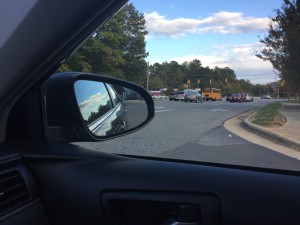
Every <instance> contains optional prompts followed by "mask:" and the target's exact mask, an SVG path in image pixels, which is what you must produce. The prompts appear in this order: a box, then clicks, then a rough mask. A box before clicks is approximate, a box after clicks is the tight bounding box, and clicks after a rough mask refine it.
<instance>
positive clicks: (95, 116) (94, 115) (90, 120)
mask: <svg viewBox="0 0 300 225" xmlns="http://www.w3.org/2000/svg"><path fill="white" fill-rule="evenodd" d="M111 108H112V107H111V103H110V101H108V102H107V104H106V105H100V106H99V108H98V111H97V112H91V114H90V115H89V118H88V120H87V121H86V123H87V124H91V123H93V122H95V121H96V120H98V119H99V118H100V117H101V116H103V115H104V114H105V113H107V112H108V111H109V110H110V109H111Z"/></svg>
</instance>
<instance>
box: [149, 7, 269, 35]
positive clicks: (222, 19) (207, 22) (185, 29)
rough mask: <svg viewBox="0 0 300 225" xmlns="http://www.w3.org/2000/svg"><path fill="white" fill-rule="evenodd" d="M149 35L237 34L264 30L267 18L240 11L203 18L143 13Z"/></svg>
mask: <svg viewBox="0 0 300 225" xmlns="http://www.w3.org/2000/svg"><path fill="white" fill-rule="evenodd" d="M144 16H145V19H146V27H147V30H148V31H149V33H150V36H154V35H164V36H170V37H179V36H184V35H185V34H186V33H199V34H205V33H219V34H237V33H249V32H261V31H266V29H267V28H268V24H269V22H270V20H269V18H255V17H246V16H244V15H243V14H242V13H240V12H224V11H221V12H218V13H214V14H212V15H211V16H208V17H207V18H204V19H191V18H176V19H167V18H166V16H162V15H160V14H159V13H158V12H152V13H145V15H144Z"/></svg>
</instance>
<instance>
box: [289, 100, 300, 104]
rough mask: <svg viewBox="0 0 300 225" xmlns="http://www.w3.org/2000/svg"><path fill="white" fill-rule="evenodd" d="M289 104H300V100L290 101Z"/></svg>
mask: <svg viewBox="0 0 300 225" xmlns="http://www.w3.org/2000/svg"><path fill="white" fill-rule="evenodd" d="M289 103H297V104H300V100H290V101H289Z"/></svg>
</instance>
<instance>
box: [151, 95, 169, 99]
mask: <svg viewBox="0 0 300 225" xmlns="http://www.w3.org/2000/svg"><path fill="white" fill-rule="evenodd" d="M152 98H153V99H168V98H169V97H168V96H166V95H153V96H152Z"/></svg>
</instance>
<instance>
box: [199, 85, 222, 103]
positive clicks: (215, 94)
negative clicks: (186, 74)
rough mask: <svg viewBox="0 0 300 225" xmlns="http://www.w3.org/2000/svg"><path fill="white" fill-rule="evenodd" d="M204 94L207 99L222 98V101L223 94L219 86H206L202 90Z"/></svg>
mask: <svg viewBox="0 0 300 225" xmlns="http://www.w3.org/2000/svg"><path fill="white" fill-rule="evenodd" d="M202 96H203V98H205V100H206V101H208V100H212V101H216V100H220V101H222V94H221V89H217V88H204V89H203V91H202Z"/></svg>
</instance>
